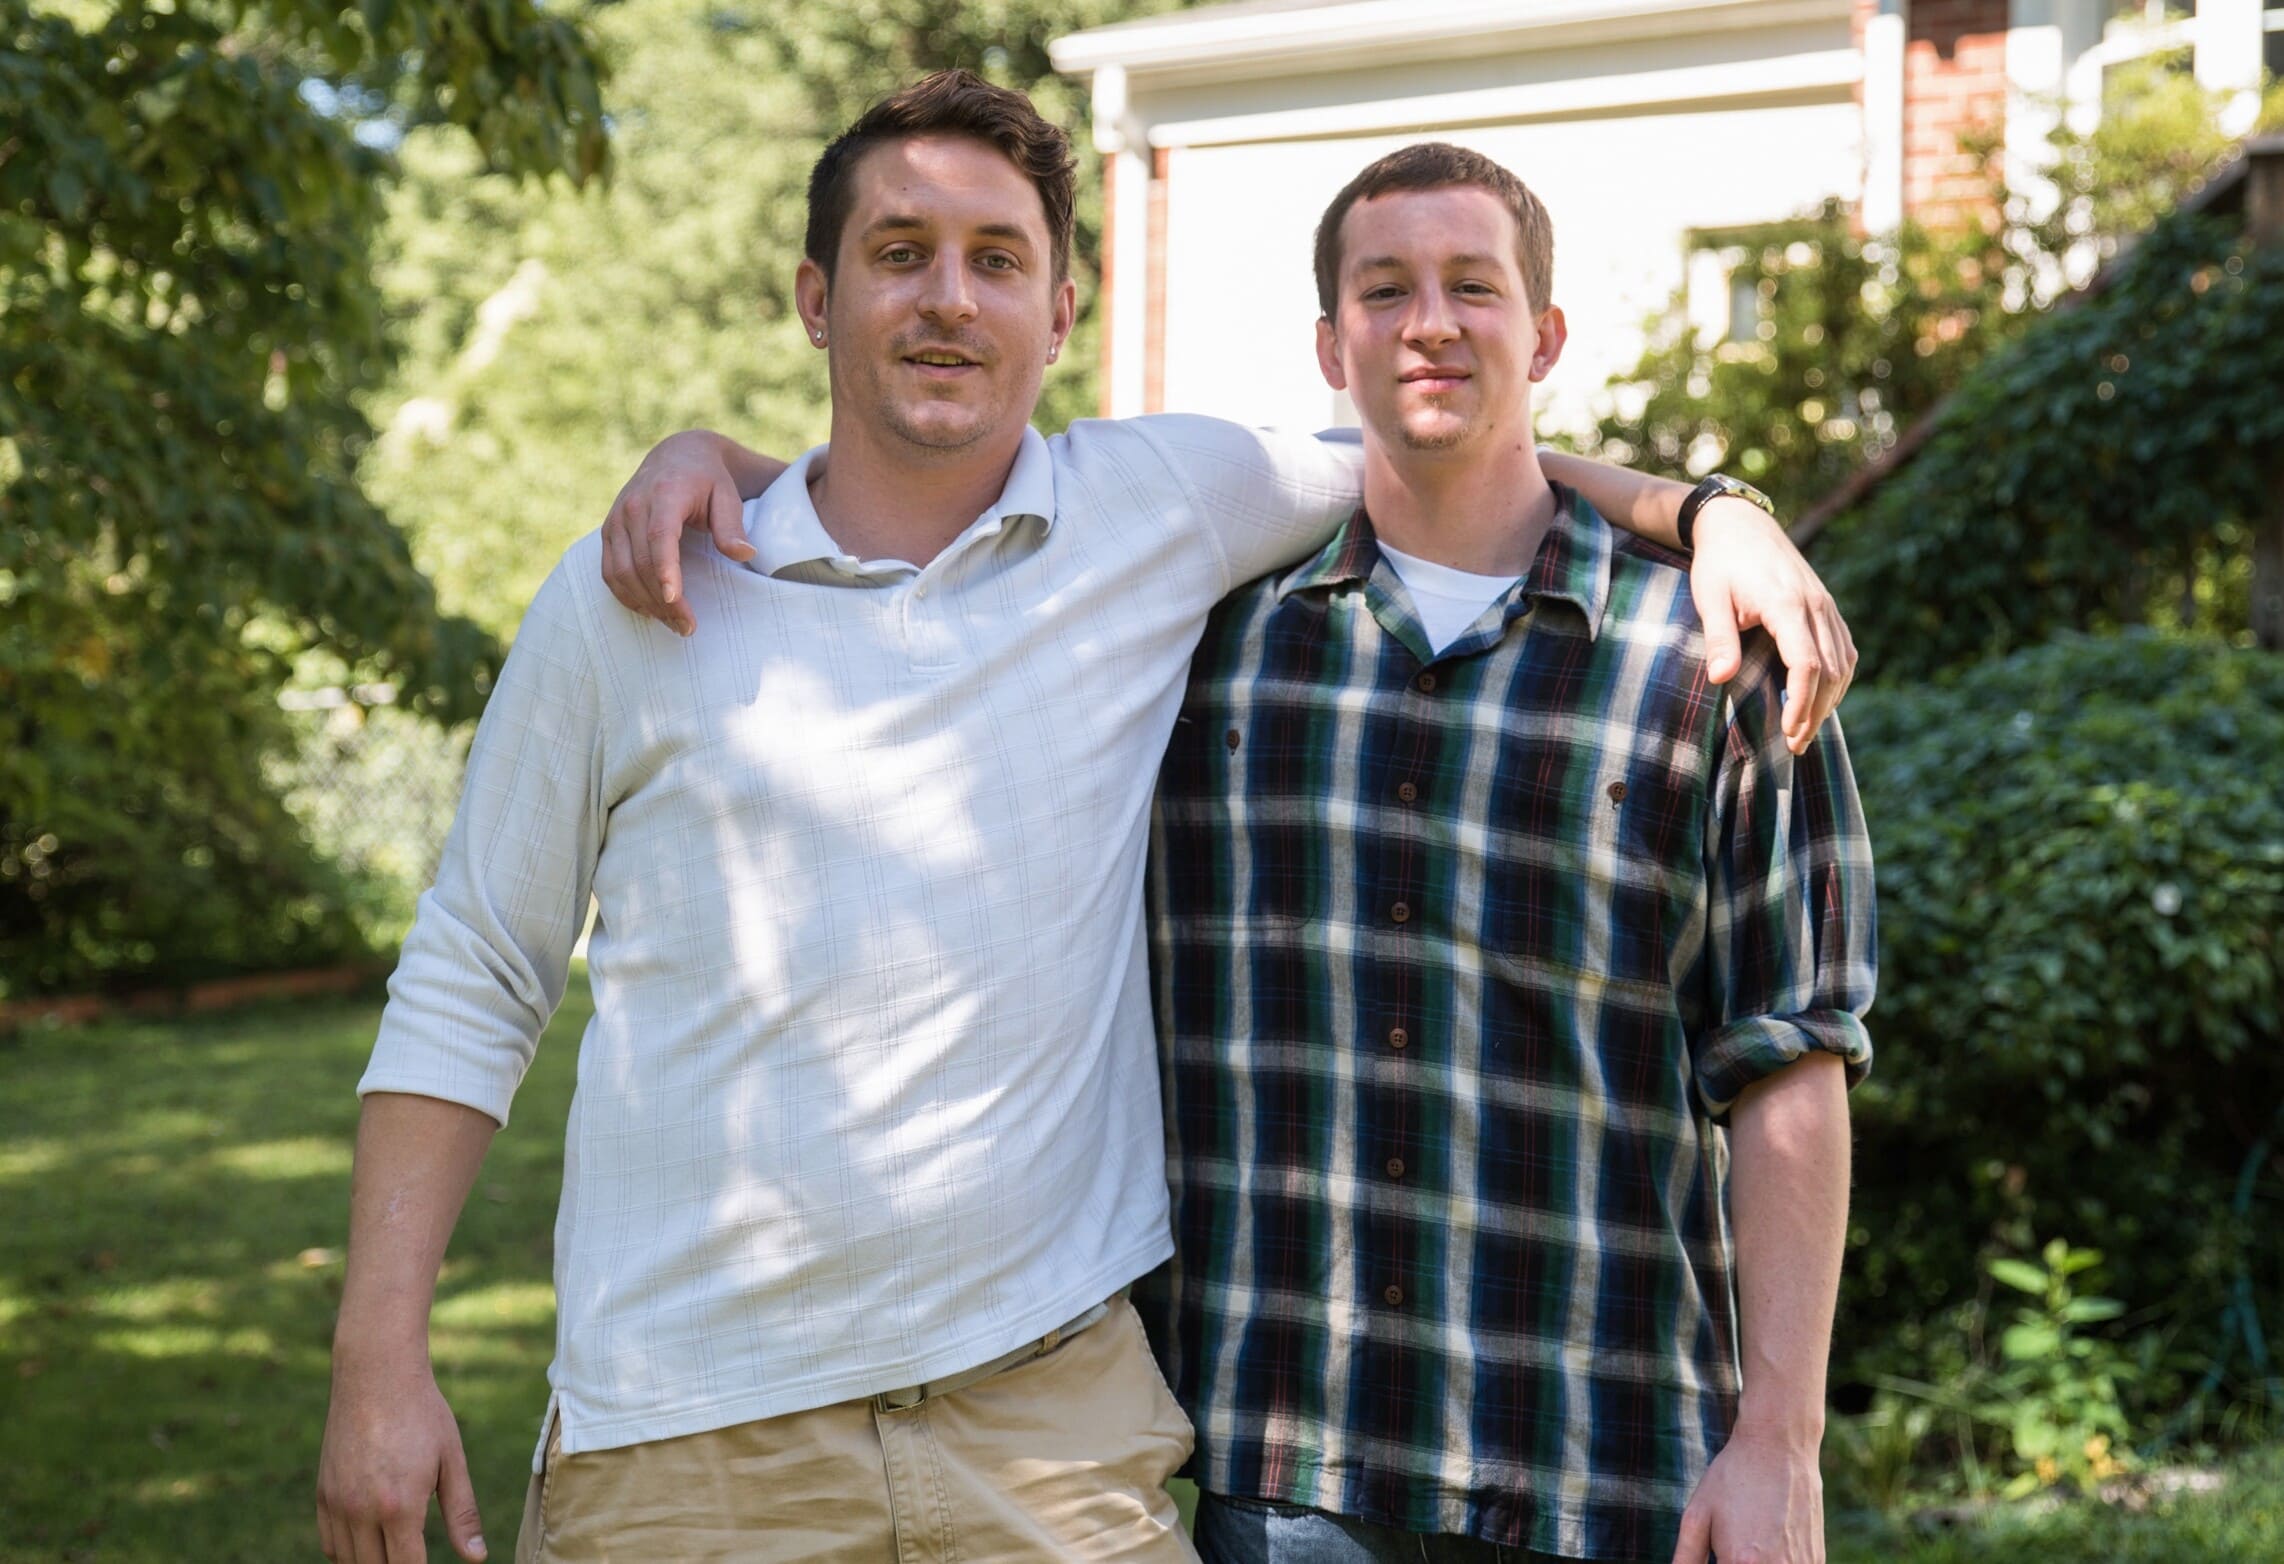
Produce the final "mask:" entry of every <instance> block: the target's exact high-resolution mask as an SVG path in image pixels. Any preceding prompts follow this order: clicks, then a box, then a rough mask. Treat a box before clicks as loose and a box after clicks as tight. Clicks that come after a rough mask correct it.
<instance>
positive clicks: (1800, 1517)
mask: <svg viewBox="0 0 2284 1564" xmlns="http://www.w3.org/2000/svg"><path fill="white" fill-rule="evenodd" d="M1748 508H1749V507H1748ZM1754 514H1756V515H1758V514H1759V512H1757V511H1756V512H1755V513H1754ZM1818 1443H1819V1441H1818V1440H1817V1439H1816V1438H1814V1437H1811V1436H1807V1435H1803V1436H1800V1437H1797V1438H1786V1437H1782V1436H1778V1435H1774V1434H1769V1435H1762V1434H1758V1433H1755V1432H1753V1431H1750V1430H1748V1429H1747V1428H1745V1427H1744V1426H1743V1425H1741V1424H1740V1425H1739V1427H1738V1429H1737V1431H1736V1433H1735V1434H1734V1435H1732V1436H1731V1437H1730V1440H1729V1442H1728V1443H1727V1444H1726V1445H1724V1446H1722V1447H1721V1453H1720V1454H1719V1455H1717V1456H1715V1457H1714V1458H1713V1464H1712V1465H1711V1466H1710V1467H1708V1468H1706V1472H1705V1480H1704V1481H1703V1482H1701V1483H1699V1484H1698V1485H1697V1492H1696V1493H1694V1494H1692V1495H1691V1496H1690V1500H1689V1508H1688V1509H1686V1510H1684V1511H1682V1512H1681V1541H1680V1543H1679V1545H1677V1546H1676V1547H1675V1548H1674V1550H1673V1564H1706V1560H1707V1558H1708V1557H1709V1556H1710V1557H1712V1558H1716V1559H1718V1560H1720V1564H1824V1478H1823V1475H1822V1474H1821V1473H1820V1472H1819V1471H1818V1470H1817V1467H1816V1447H1817V1444H1818ZM1708 1550H1710V1553H1708Z"/></svg>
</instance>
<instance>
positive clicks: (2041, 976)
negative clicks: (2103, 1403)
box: [1837, 631, 2284, 1378]
mask: <svg viewBox="0 0 2284 1564" xmlns="http://www.w3.org/2000/svg"><path fill="white" fill-rule="evenodd" d="M1847 721H1848V727H1849V733H1850V749H1851V752H1852V754H1853V756H1854V758H1855V762H1856V767H1857V774H1858V779H1859V783H1860V786H1861V788H1862V792H1863V797H1864V805H1865V810H1866V813H1867V815H1868V816H1869V819H1870V822H1871V828H1872V837H1873V843H1874V848H1875V851H1876V853H1877V857H1878V863H1879V880H1880V993H1879V998H1878V1001H1877V1004H1876V1006H1875V1008H1874V1010H1873V1012H1872V1018H1871V1019H1872V1027H1873V1035H1874V1037H1875V1039H1876V1041H1877V1044H1878V1047H1879V1051H1880V1052H1879V1063H1878V1067H1877V1068H1876V1069H1875V1070H1874V1072H1873V1075H1872V1078H1871V1080H1870V1081H1869V1082H1868V1083H1866V1085H1865V1086H1864V1088H1863V1089H1862V1090H1861V1091H1860V1092H1859V1093H1858V1094H1857V1099H1856V1105H1855V1107H1856V1121H1857V1125H1858V1132H1859V1137H1860V1152H1859V1157H1858V1192H1857V1197H1856V1214H1855V1217H1854V1221H1853V1230H1852V1232H1851V1234H1850V1240H1851V1250H1852V1253H1851V1255H1850V1259H1849V1266H1848V1278H1847V1282H1846V1285H1845V1287H1844V1290H1843V1299H1842V1309H1843V1324H1842V1327H1841V1330H1840V1333H1839V1335H1838V1338H1837V1339H1838V1340H1839V1341H1840V1343H1841V1344H1842V1350H1843V1353H1844V1354H1845V1355H1846V1357H1845V1361H1844V1363H1843V1370H1844V1373H1843V1377H1844V1378H1845V1377H1847V1376H1846V1372H1845V1371H1846V1370H1848V1369H1849V1368H1851V1367H1852V1369H1853V1372H1854V1373H1855V1374H1856V1375H1857V1376H1859V1378H1860V1377H1864V1376H1871V1375H1876V1374H1878V1373H1879V1372H1881V1371H1883V1370H1890V1371H1894V1372H1899V1373H1904V1374H1909V1375H1912V1376H1913V1377H1920V1376H1921V1374H1922V1373H1923V1371H1924V1368H1925V1364H1926V1362H1927V1361H1928V1357H1929V1354H1930V1353H1931V1352H1932V1351H1934V1350H1935V1349H1936V1348H1937V1347H1938V1346H1940V1347H1942V1348H1943V1349H1944V1350H1949V1348H1950V1343H1949V1341H1948V1340H1947V1339H1946V1338H1947V1337H1949V1336H1951V1335H1955V1333H1956V1331H1957V1329H1958V1322H1957V1320H1956V1318H1955V1317H1954V1315H1953V1313H1952V1312H1951V1311H1953V1310H1955V1309H1956V1308H1957V1307H1958V1306H1959V1305H1961V1304H1962V1303H1966V1302H1969V1301H1971V1300H1972V1299H1973V1298H1974V1296H1975V1293H1976V1289H1977V1287H1978V1284H1979V1280H1980V1278H1981V1276H1982V1274H1983V1265H1982V1262H1983V1260H1984V1259H1986V1258H1987V1257H1988V1256H1989V1255H1990V1254H1991V1253H1994V1252H2000V1251H2009V1250H2021V1249H2024V1248H2027V1247H2028V1246H2029V1244H2030V1242H2031V1240H2032V1236H2033V1235H2034V1234H2052V1233H2069V1234H2073V1235H2084V1236H2086V1237H2088V1238H2094V1239H2097V1240H2098V1242H2099V1244H2100V1246H2101V1248H2102V1249H2103V1251H2104V1252H2106V1253H2107V1254H2109V1255H2110V1256H2111V1257H2112V1262H2111V1265H2110V1277H2111V1281H2112V1283H2113V1287H2112V1289H2111V1290H2113V1291H2115V1292H2116V1293H2117V1294H2118V1295H2119V1296H2122V1297H2125V1298H2127V1299H2130V1300H2132V1301H2133V1302H2134V1303H2135V1304H2136V1305H2137V1306H2144V1307H2146V1308H2147V1309H2149V1310H2150V1311H2151V1314H2150V1316H2147V1317H2144V1318H2142V1319H2138V1320H2129V1321H2127V1322H2125V1324H2126V1325H2127V1326H2132V1325H2137V1324H2146V1323H2147V1322H2148V1319H2149V1318H2159V1317H2161V1318H2165V1319H2169V1320H2172V1321H2174V1322H2177V1323H2179V1324H2181V1325H2182V1326H2183V1327H2184V1332H2185V1334H2184V1339H2185V1340H2187V1341H2190V1342H2191V1343H2201V1344H2202V1345H2203V1346H2205V1347H2206V1348H2207V1349H2209V1348H2210V1347H2211V1345H2212V1344H2213V1342H2214V1341H2215V1340H2216V1339H2217V1335H2218V1331H2217V1319H2218V1314H2217V1310H2218V1307H2219V1305H2220V1303H2221V1301H2222V1299H2223V1296H2224V1294H2225V1292H2226V1290H2227V1289H2228V1287H2229V1286H2230V1284H2231V1282H2232V1280H2233V1279H2234V1277H2235V1276H2236V1274H2237V1272H2238V1270H2239V1268H2240V1267H2250V1268H2251V1269H2252V1273H2253V1280H2254V1282H2255V1283H2256V1292H2257V1295H2258V1296H2259V1298H2260V1299H2262V1300H2263V1301H2264V1303H2265V1304H2267V1305H2268V1306H2269V1307H2270V1308H2271V1309H2272V1308H2273V1306H2274V1304H2275V1302H2276V1300H2278V1299H2279V1298H2280V1297H2284V1256H2280V1255H2279V1253H2278V1252H2277V1250H2276V1247H2275V1246H2274V1244H2273V1243H2267V1244H2262V1243H2259V1242H2257V1240H2258V1238H2259V1235H2260V1233H2261V1232H2263V1231H2273V1220H2274V1206H2273V1204H2272V1202H2273V1201H2274V1200H2276V1199H2277V1198H2279V1197H2280V1196H2284V1190H2280V1189H2279V1187H2278V1184H2277V1181H2276V1177H2275V1173H2274V1163H2273V1161H2271V1162H2270V1164H2269V1166H2268V1168H2266V1169H2264V1170H2261V1174H2260V1176H2261V1179H2262V1180H2263V1181H2262V1182H2260V1183H2258V1184H2256V1186H2255V1193H2256V1195H2257V1196H2259V1197H2261V1200H2265V1201H2267V1202H2270V1204H2269V1210H2268V1214H2267V1215H2266V1216H2265V1217H2264V1216H2263V1215H2262V1213H2261V1211H2260V1210H2259V1205H2260V1203H2261V1200H2256V1201H2255V1209H2254V1210H2253V1212H2252V1214H2251V1216H2250V1217H2248V1218H2244V1219H2239V1218H2237V1217H2235V1216H2234V1215H2232V1212H2231V1209H2230V1208H2231V1204H2232V1196H2233V1192H2234V1188H2235V1184H2236V1181H2237V1179H2238V1177H2239V1175H2240V1173H2241V1172H2242V1170H2243V1167H2244V1164H2245V1162H2246V1155H2247V1151H2248V1149H2249V1148H2250V1147H2252V1146H2253V1145H2254V1144H2255V1143H2257V1142H2259V1141H2260V1140H2261V1139H2262V1138H2263V1137H2264V1136H2265V1135H2267V1134H2268V1133H2269V1131H2270V1129H2271V1125H2272V1121H2273V1119H2274V1117H2275V1115H2276V1114H2277V1113H2278V1110H2279V1106H2280V1105H2284V1015H2280V1013H2279V1007H2280V1004H2284V658H2280V657H2277V656H2274V655H2270V654H2265V653H2260V652H2252V651H2236V650H2231V649H2229V648H2226V647H2223V646H2218V645H2214V644H2211V643H2208V642H2194V641H2188V640H2183V639H2177V638H2167V637H2162V636H2159V635H2157V634H2154V633H2151V632H2146V631H2139V632H2133V633H2129V634H2126V635H2121V636H2116V637H2110V638H2092V637H2083V636H2065V637H2063V638H2061V639H2060V640H2058V641H2056V642H2055V643H2053V644H2051V645H2047V646H2042V647H2039V648H2036V649H2033V650H2030V651H2026V652H2022V653H2018V654H2016V655H2014V656H2012V657H2009V658H2006V659H2004V660H2001V661H1996V662H1992V663H1988V664H1985V665H1983V666H1980V667H1977V668H1975V669H1973V670H1972V671H1970V672H1969V673H1967V674H1966V675H1964V676H1963V677H1961V678H1959V679H1957V680H1956V681H1954V682H1952V683H1949V684H1946V685H1942V686H1939V687H1937V686H1929V687H1916V688H1896V687H1887V688H1875V689H1867V690H1864V691H1862V692H1860V693H1858V694H1857V695H1856V696H1855V697H1854V698H1852V699H1851V701H1850V703H1849V706H1848V717H1847ZM2270 1317H2271V1318H2273V1314H2271V1316H2270Z"/></svg>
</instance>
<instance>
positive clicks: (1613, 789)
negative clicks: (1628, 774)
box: [1610, 782, 1626, 804]
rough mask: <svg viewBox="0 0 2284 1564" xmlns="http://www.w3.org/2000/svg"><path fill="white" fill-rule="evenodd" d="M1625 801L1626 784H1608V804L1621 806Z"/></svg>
mask: <svg viewBox="0 0 2284 1564" xmlns="http://www.w3.org/2000/svg"><path fill="white" fill-rule="evenodd" d="M1625 801H1626V784H1625V783H1623V782H1613V783H1611V784H1610V802H1611V803H1613V804H1622V803H1624V802H1625Z"/></svg>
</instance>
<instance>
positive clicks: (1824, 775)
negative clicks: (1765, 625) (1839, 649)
mask: <svg viewBox="0 0 2284 1564" xmlns="http://www.w3.org/2000/svg"><path fill="white" fill-rule="evenodd" d="M1782 677H1783V672H1782V669H1781V668H1779V667H1778V666H1777V663H1776V660H1775V656H1774V648H1773V646H1772V645H1770V643H1769V642H1768V641H1767V639H1766V637H1757V638H1756V643H1755V645H1754V646H1753V649H1752V652H1751V653H1750V654H1748V656H1747V659H1746V666H1745V667H1744V668H1743V669H1742V670H1741V671H1740V672H1739V673H1738V675H1737V677H1736V678H1735V680H1733V681H1732V683H1731V686H1730V690H1731V694H1730V696H1729V699H1728V701H1727V703H1726V705H1727V710H1728V722H1727V730H1726V732H1725V733H1724V735H1723V739H1722V754H1721V764H1720V769H1719V771H1718V773H1717V776H1716V779H1715V784H1714V791H1713V797H1712V800H1711V816H1712V817H1711V820H1710V822H1709V825H1710V829H1709V830H1708V831H1707V834H1706V859H1707V862H1706V870H1707V881H1708V885H1707V890H1708V903H1707V920H1706V921H1707V927H1706V949H1705V961H1706V969H1707V970H1706V979H1707V994H1708V999H1709V1005H1708V1009H1707V1012H1706V1013H1707V1017H1708V1024H1707V1025H1706V1026H1705V1027H1704V1028H1703V1029H1701V1031H1700V1032H1699V1035H1698V1036H1697V1037H1696V1038H1695V1039H1694V1040H1693V1044H1692V1050H1691V1057H1692V1064H1693V1073H1694V1076H1695V1079H1696V1085H1697V1092H1698V1095H1699V1097H1700V1098H1701V1099H1702V1100H1703V1102H1704V1104H1705V1107H1706V1109H1707V1111H1708V1112H1710V1113H1711V1114H1712V1115H1713V1116H1714V1117H1715V1118H1716V1119H1720V1118H1725V1117H1726V1116H1727V1114H1728V1112H1729V1109H1730V1108H1731V1107H1732V1106H1733V1105H1734V1104H1735V1102H1736V1100H1737V1098H1738V1096H1739V1095H1740V1094H1741V1093H1742V1092H1743V1091H1744V1090H1745V1088H1746V1087H1748V1086H1750V1085H1752V1084H1753V1083H1754V1082H1755V1081H1758V1080H1761V1079H1763V1078H1765V1077H1767V1076H1769V1075H1773V1074H1774V1073H1776V1072H1777V1071H1778V1070H1781V1069H1783V1068H1784V1067H1785V1066H1786V1065H1788V1064H1790V1063H1792V1062H1793V1061H1794V1060H1796V1059H1800V1058H1803V1057H1805V1056H1806V1055H1808V1054H1810V1053H1830V1054H1837V1055H1838V1056H1839V1057H1840V1058H1841V1059H1842V1060H1844V1061H1846V1064H1847V1074H1848V1083H1849V1084H1850V1085H1851V1086H1853V1085H1854V1084H1855V1083H1857V1082H1858V1081H1861V1080H1862V1079H1863V1078H1864V1076H1865V1075H1866V1074H1867V1073H1868V1072H1869V1071H1870V1069H1871V1062H1872V1041H1871V1035H1870V1033H1869V1032H1867V1031H1866V1030H1865V1028H1864V1015H1865V1012H1867V1011H1868V1010H1869V1009H1870V1008H1871V1004H1872V993H1873V989H1874V987H1875V985H1876V981H1877V969H1878V933H1877V911H1876V908H1875V905H1874V900H1873V888H1872V844H1871V835H1870V833H1869V831H1868V830H1867V829H1866V827H1865V824H1864V813H1863V805H1862V802H1861V801H1860V800H1859V799H1858V798H1857V796H1856V778H1855V773H1854V771H1853V770H1852V769H1851V768H1850V766H1849V764H1848V748H1847V741H1846V739H1845V737H1844V736H1843V735H1842V733H1841V731H1840V723H1839V719H1838V718H1837V717H1835V718H1833V719H1831V720H1829V721H1827V722H1826V723H1825V724H1824V726H1823V727H1822V728H1821V729H1819V730H1818V732H1817V735H1816V738H1815V741H1814V742H1813V743H1811V744H1810V745H1809V747H1808V752H1807V753H1806V754H1803V755H1799V756H1795V755H1794V754H1793V753H1792V752H1791V751H1790V750H1789V749H1788V748H1786V746H1785V742H1784V735H1783V731H1782V728H1781V725H1780V722H1779V716H1780V713H1781V704H1782V683H1781V681H1782Z"/></svg>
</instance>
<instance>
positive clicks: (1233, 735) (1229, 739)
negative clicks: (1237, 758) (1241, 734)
mask: <svg viewBox="0 0 2284 1564" xmlns="http://www.w3.org/2000/svg"><path fill="white" fill-rule="evenodd" d="M1221 741H1222V742H1223V743H1224V744H1227V745H1228V746H1229V747H1230V748H1231V749H1235V748H1236V747H1237V744H1238V732H1237V730H1236V729H1235V728H1231V729H1230V730H1229V731H1228V732H1227V733H1225V734H1223V735H1222V737H1221Z"/></svg>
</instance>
